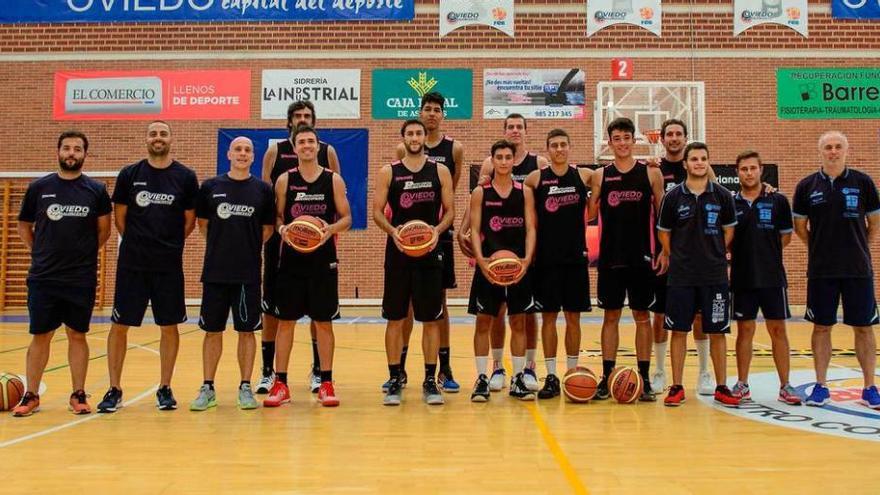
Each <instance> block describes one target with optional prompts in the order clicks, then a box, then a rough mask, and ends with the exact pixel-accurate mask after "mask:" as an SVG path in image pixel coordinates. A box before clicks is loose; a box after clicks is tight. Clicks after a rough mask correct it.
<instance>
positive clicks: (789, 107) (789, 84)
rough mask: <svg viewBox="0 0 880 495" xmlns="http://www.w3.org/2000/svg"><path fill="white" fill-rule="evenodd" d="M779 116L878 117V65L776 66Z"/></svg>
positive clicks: (793, 117) (793, 118) (784, 117)
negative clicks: (789, 67) (846, 66)
mask: <svg viewBox="0 0 880 495" xmlns="http://www.w3.org/2000/svg"><path fill="white" fill-rule="evenodd" d="M776 111H777V115H778V117H779V118H780V119H785V120H799V119H877V118H880V68H870V67H862V68H858V67H853V68H847V69H839V68H828V69H813V68H811V69H776Z"/></svg>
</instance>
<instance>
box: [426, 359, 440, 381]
mask: <svg viewBox="0 0 880 495" xmlns="http://www.w3.org/2000/svg"><path fill="white" fill-rule="evenodd" d="M436 374H437V363H434V364H428V363H425V380H427V379H429V378H430V379H431V380H433V379H434V375H436Z"/></svg>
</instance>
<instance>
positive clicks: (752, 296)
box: [731, 287, 791, 321]
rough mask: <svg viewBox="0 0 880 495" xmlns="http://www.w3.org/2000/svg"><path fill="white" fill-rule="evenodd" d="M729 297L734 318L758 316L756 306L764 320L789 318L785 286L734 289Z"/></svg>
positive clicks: (739, 319)
mask: <svg viewBox="0 0 880 495" xmlns="http://www.w3.org/2000/svg"><path fill="white" fill-rule="evenodd" d="M731 298H732V299H733V301H732V302H731V305H732V306H733V319H734V320H737V321H748V320H754V319H755V318H757V317H758V308H761V314H762V315H763V316H764V319H765V320H787V319H789V318H791V311H790V310H789V308H788V289H786V288H785V287H762V288H760V289H734V290H733V294H732V296H731Z"/></svg>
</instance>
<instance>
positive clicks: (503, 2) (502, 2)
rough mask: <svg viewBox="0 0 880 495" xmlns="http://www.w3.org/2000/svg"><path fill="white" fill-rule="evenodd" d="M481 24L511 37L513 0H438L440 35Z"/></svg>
mask: <svg viewBox="0 0 880 495" xmlns="http://www.w3.org/2000/svg"><path fill="white" fill-rule="evenodd" d="M473 24H482V25H484V26H489V27H493V28H495V29H497V30H499V31H501V32H502V33H504V34H506V35H508V36H510V37H511V38H512V37H513V0H440V36H441V37H443V36H446V35H447V34H449V33H451V32H452V31H455V30H456V29H458V28H462V27H465V26H470V25H473Z"/></svg>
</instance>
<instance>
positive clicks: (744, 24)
mask: <svg viewBox="0 0 880 495" xmlns="http://www.w3.org/2000/svg"><path fill="white" fill-rule="evenodd" d="M760 24H781V25H783V26H787V27H790V28H792V29H794V30H795V31H797V32H798V33H800V34H801V36H803V37H804V38H806V37H807V0H735V2H734V4H733V35H734V36H736V35H738V34H740V33H742V32H743V31H745V30H746V29H748V28H750V27H752V26H758V25H760Z"/></svg>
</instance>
